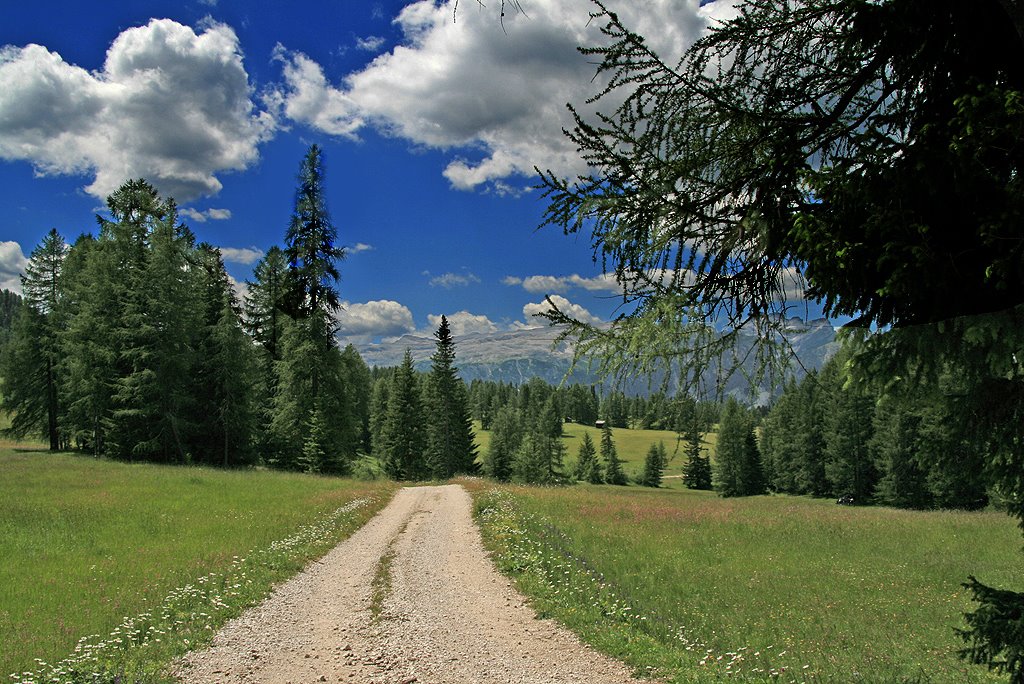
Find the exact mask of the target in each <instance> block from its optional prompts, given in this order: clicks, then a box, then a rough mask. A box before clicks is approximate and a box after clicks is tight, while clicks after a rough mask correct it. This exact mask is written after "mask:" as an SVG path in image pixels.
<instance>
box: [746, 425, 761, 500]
mask: <svg viewBox="0 0 1024 684" xmlns="http://www.w3.org/2000/svg"><path fill="white" fill-rule="evenodd" d="M743 446H744V448H743V461H742V463H741V464H740V495H741V496H755V495H757V494H764V493H765V492H766V491H767V488H766V486H765V479H764V467H763V466H762V464H761V450H760V449H759V448H758V446H757V437H756V436H755V434H754V431H753V429H751V430H748V431H747V436H746V438H745V439H744V444H743Z"/></svg>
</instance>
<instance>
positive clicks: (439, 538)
mask: <svg viewBox="0 0 1024 684" xmlns="http://www.w3.org/2000/svg"><path fill="white" fill-rule="evenodd" d="M470 511H471V501H470V497H469V494H467V493H466V491H465V490H464V489H463V488H462V487H460V486H458V485H446V486H443V487H415V488H406V489H403V490H401V491H400V492H399V493H398V494H397V495H396V496H395V498H394V500H393V501H392V502H391V503H390V504H389V505H388V506H387V508H385V509H384V510H383V511H381V512H380V514H378V515H377V516H376V517H375V518H374V519H373V520H371V521H370V522H369V523H367V525H366V526H365V527H363V528H362V529H361V530H359V531H358V532H357V533H356V534H354V535H353V536H352V537H351V538H349V539H348V540H347V541H345V542H343V543H342V544H340V545H339V546H337V547H336V548H335V549H333V550H332V551H331V552H330V553H329V554H327V556H325V557H324V558H323V559H322V560H321V561H319V562H317V563H314V564H313V565H312V566H311V567H309V568H307V569H306V570H305V571H304V572H303V573H301V574H299V575H298V576H296V577H295V578H293V579H292V580H290V581H288V582H287V583H285V584H283V585H281V586H280V587H279V588H278V589H277V590H276V591H275V592H274V594H273V595H272V596H271V597H270V598H268V599H267V600H266V601H265V602H264V603H263V604H261V605H259V606H257V607H256V608H254V609H252V610H250V611H248V612H247V613H245V614H243V615H242V616H240V617H239V618H238V619H236V620H234V621H232V622H230V623H228V624H227V625H226V626H225V627H224V628H223V629H222V630H221V631H220V633H219V634H218V635H217V636H216V638H215V639H214V642H213V645H212V647H211V648H210V649H208V650H206V651H201V652H198V653H193V654H191V655H190V656H188V658H187V659H186V660H185V661H183V663H182V664H181V666H180V668H179V671H178V674H179V676H180V678H181V679H182V680H183V681H185V682H197V683H198V682H203V683H205V682H239V683H241V682H268V683H269V682H273V683H280V684H287V683H291V684H300V683H305V682H339V681H342V682H368V683H373V684H397V683H402V684H409V683H411V682H417V683H419V684H424V683H434V684H441V683H449V682H450V683H452V684H456V683H458V684H463V683H469V682H494V683H496V684H497V683H499V682H500V683H502V684H504V683H506V682H520V683H524V684H525V683H530V684H533V683H536V684H542V683H544V684H546V683H549V682H550V683H555V682H588V683H594V684H625V683H631V682H634V681H636V680H634V679H633V678H631V677H630V675H629V672H628V670H627V669H626V668H625V666H623V665H622V664H621V663H618V662H616V661H612V660H610V659H608V658H606V657H604V656H602V655H599V654H597V653H595V652H594V651H592V650H590V649H589V648H587V647H585V646H583V645H582V644H580V642H579V641H578V640H577V639H576V638H575V637H574V636H573V635H572V634H570V633H569V632H568V631H566V630H565V629H562V628H561V627H559V626H557V625H556V624H555V623H553V622H552V621H550V620H538V619H536V617H535V615H534V613H533V611H532V610H531V609H530V608H529V607H528V606H527V605H526V604H525V601H524V599H523V597H522V596H521V595H520V594H518V593H517V592H516V591H515V590H514V589H512V588H511V586H510V585H509V582H508V580H506V579H505V578H504V577H502V576H501V575H499V574H498V573H497V571H496V570H495V569H494V566H493V565H492V564H491V562H490V560H489V559H488V558H487V556H486V554H485V553H484V550H483V546H482V544H481V542H480V534H479V532H478V530H477V529H476V526H475V525H474V524H473V521H472V518H471V514H470ZM375 578H376V580H375ZM375 587H376V591H375Z"/></svg>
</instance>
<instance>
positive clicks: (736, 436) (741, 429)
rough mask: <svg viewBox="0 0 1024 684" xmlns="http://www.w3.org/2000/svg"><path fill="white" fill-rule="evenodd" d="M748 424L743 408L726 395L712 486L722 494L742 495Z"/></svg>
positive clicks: (719, 428)
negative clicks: (727, 398)
mask: <svg viewBox="0 0 1024 684" xmlns="http://www.w3.org/2000/svg"><path fill="white" fill-rule="evenodd" d="M749 433H750V423H749V421H748V420H747V417H746V415H745V412H744V410H743V407H741V406H740V405H739V403H738V402H737V401H736V400H735V399H733V398H732V397H729V400H728V401H726V403H725V408H724V409H723V411H722V417H721V420H720V421H719V427H718V444H717V450H716V454H715V467H714V485H715V490H716V491H717V492H718V493H719V494H720V495H721V496H743V494H744V492H743V483H742V469H743V463H744V461H745V460H746V450H747V435H748V434H749Z"/></svg>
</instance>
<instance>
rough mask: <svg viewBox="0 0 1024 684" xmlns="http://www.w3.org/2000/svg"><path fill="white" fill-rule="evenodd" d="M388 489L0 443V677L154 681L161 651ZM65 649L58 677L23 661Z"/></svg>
mask: <svg viewBox="0 0 1024 684" xmlns="http://www.w3.org/2000/svg"><path fill="white" fill-rule="evenodd" d="M393 489H394V485H393V483H387V482H358V481H354V480H344V479H338V478H327V477H316V476H308V475H299V474H284V473H274V472H267V471H218V470H212V469H203V468H184V467H168V466H156V465H139V464H135V465H131V464H125V463H118V462H111V461H104V460H96V459H93V458H90V457H84V456H75V455H69V454H49V453H38V452H37V453H26V452H17V451H15V450H13V449H11V448H6V447H5V448H0V673H4V674H5V673H9V672H15V671H17V672H18V673H26V672H27V673H31V674H29V675H28V676H25V675H22V674H19V675H18V676H17V677H12V679H13V680H15V681H42V680H43V675H45V679H46V681H51V680H52V679H51V678H52V677H53V676H55V675H57V676H58V679H57V681H72V680H73V679H72V675H71V674H69V672H70V671H71V670H72V669H75V668H78V670H79V671H82V668H85V669H87V670H88V672H90V673H91V672H100V673H101V677H100V678H99V679H98V680H96V681H113V680H114V678H115V676H116V675H117V674H123V677H122V678H125V677H127V679H128V680H130V681H136V679H139V680H141V681H161V677H162V675H161V670H162V668H163V667H164V666H165V665H166V664H167V663H168V662H169V661H170V660H171V659H172V658H174V657H175V656H177V655H180V654H181V653H183V652H184V651H186V650H189V648H191V647H195V646H196V645H197V644H201V643H205V642H206V641H208V640H209V638H211V637H212V635H213V633H214V632H215V631H216V629H217V627H218V626H219V625H220V624H221V623H223V622H224V621H226V620H227V619H229V618H230V617H233V616H235V615H237V614H238V613H240V612H241V611H242V609H244V608H245V607H247V606H249V605H253V604H255V603H257V602H258V601H259V600H261V599H262V598H263V597H264V596H265V595H266V594H267V593H268V592H269V590H270V589H271V587H272V586H273V585H274V584H275V583H277V582H280V581H281V580H283V579H285V578H286V577H288V576H290V575H291V574H294V573H295V572H296V571H298V570H299V569H301V568H302V567H303V566H304V565H305V564H306V563H307V562H309V561H310V560H312V559H314V558H317V557H319V556H321V555H323V554H324V553H326V551H328V550H329V549H330V548H331V547H333V546H334V545H335V544H336V543H337V542H339V541H340V540H341V539H343V538H345V537H347V536H348V535H349V534H351V533H352V532H353V531H355V530H356V529H358V528H359V527H360V526H361V525H362V524H363V523H364V522H365V521H366V520H368V519H369V518H370V517H371V516H372V515H373V514H375V513H376V512H377V511H378V510H379V509H380V508H381V507H383V505H384V504H386V503H387V499H388V498H389V495H390V492H392V491H393ZM83 637H89V638H88V639H86V640H85V641H83V642H81V643H79V641H80V639H81V638H83ZM76 644H78V646H77V654H76V655H75V656H74V657H73V658H72V659H71V660H67V661H65V662H64V664H62V665H60V668H61V670H60V672H58V671H57V670H55V669H54V667H55V666H56V665H54V667H51V666H46V667H44V666H42V665H40V664H39V662H37V661H36V660H35V659H37V658H38V659H41V660H42V661H45V662H46V663H50V664H55V663H56V662H57V661H58V660H59V659H61V658H65V657H66V656H68V655H69V654H70V653H72V651H73V649H76ZM100 644H102V646H98V645H100ZM130 645H131V647H129V646H130ZM93 657H95V658H98V661H96V662H90V661H88V659H89V658H93ZM0 676H2V675H0ZM83 681H84V679H83ZM88 681H94V680H93V679H92V678H91V676H90V677H88Z"/></svg>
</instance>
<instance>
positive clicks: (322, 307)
mask: <svg viewBox="0 0 1024 684" xmlns="http://www.w3.org/2000/svg"><path fill="white" fill-rule="evenodd" d="M337 240H338V231H337V229H336V228H335V227H334V224H333V223H332V222H331V217H330V213H329V212H328V211H327V199H326V197H325V196H324V167H323V153H322V151H321V150H320V147H319V146H318V145H313V146H311V147H310V148H309V151H308V152H307V153H306V156H305V157H304V158H303V160H302V165H301V168H300V169H299V185H298V188H297V189H296V191H295V208H294V211H293V212H292V218H291V222H290V223H289V224H288V231H287V232H286V234H285V242H286V247H285V254H286V256H287V257H288V267H289V278H290V288H289V292H288V293H287V295H286V306H287V307H289V308H290V313H291V314H292V316H293V317H295V318H304V317H306V316H310V315H312V314H313V313H314V312H323V313H326V314H333V313H335V312H336V311H337V310H338V307H339V301H338V292H337V290H335V289H334V283H335V282H337V280H338V277H339V276H338V268H337V266H336V262H337V261H338V260H339V259H341V258H343V257H344V250H343V249H342V248H341V247H339V246H337V244H336V243H337Z"/></svg>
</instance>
